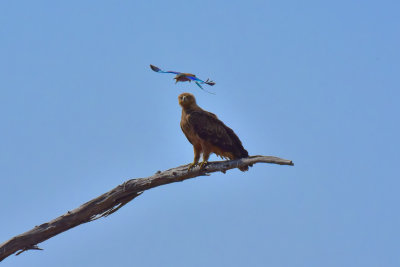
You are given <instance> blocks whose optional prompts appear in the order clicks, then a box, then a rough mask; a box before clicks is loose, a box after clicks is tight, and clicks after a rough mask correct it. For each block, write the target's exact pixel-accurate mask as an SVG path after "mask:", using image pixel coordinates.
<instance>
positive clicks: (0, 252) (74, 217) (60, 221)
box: [0, 156, 293, 261]
mask: <svg viewBox="0 0 400 267" xmlns="http://www.w3.org/2000/svg"><path fill="white" fill-rule="evenodd" d="M259 162H264V163H273V164H280V165H291V166H293V162H292V161H291V160H286V159H281V158H277V157H272V156H252V157H248V158H243V159H239V160H229V161H215V162H210V163H209V164H207V166H206V167H205V168H203V169H201V170H200V169H199V168H198V167H196V168H193V169H192V170H190V171H188V170H187V168H188V165H184V166H180V167H176V168H173V169H169V170H166V171H163V172H161V171H158V172H157V173H156V174H154V175H153V176H150V177H147V178H137V179H131V180H128V181H126V182H124V183H123V184H121V185H119V186H117V187H115V188H114V189H112V190H111V191H109V192H107V193H104V194H102V195H101V196H99V197H96V198H95V199H92V200H91V201H89V202H86V203H85V204H83V205H81V206H80V207H79V208H76V209H74V210H72V211H68V212H67V213H65V214H63V215H61V216H60V217H58V218H55V219H54V220H52V221H50V222H47V223H43V224H41V225H39V226H35V227H34V228H33V229H31V230H29V231H27V232H25V233H23V234H20V235H18V236H15V237H13V238H11V239H10V240H8V241H6V242H4V243H2V244H0V261H2V260H3V259H5V258H7V257H8V256H10V255H12V254H14V253H16V252H17V255H19V254H20V253H22V252H24V251H27V250H32V249H35V250H41V249H40V248H39V247H38V246H37V244H39V243H41V242H43V241H45V240H47V239H49V238H51V237H53V236H55V235H58V234H60V233H62V232H64V231H67V230H68V229H71V228H73V227H75V226H78V225H80V224H83V223H87V222H90V221H93V220H97V219H99V218H102V217H107V216H109V215H111V214H113V213H114V212H116V211H117V210H118V209H120V208H122V207H123V206H124V205H126V204H127V203H128V202H130V201H131V200H132V199H134V198H135V197H137V196H139V195H140V194H142V193H143V191H145V190H148V189H150V188H154V187H157V186H160V185H165V184H169V183H174V182H181V181H183V180H186V179H190V178H194V177H197V176H208V175H209V173H212V172H219V171H220V172H223V173H225V172H226V171H227V170H230V169H234V168H238V167H244V166H247V165H251V164H255V163H259ZM18 251H19V252H18Z"/></svg>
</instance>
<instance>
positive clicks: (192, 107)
mask: <svg viewBox="0 0 400 267" xmlns="http://www.w3.org/2000/svg"><path fill="white" fill-rule="evenodd" d="M178 101H179V105H181V107H182V117H181V128H182V131H183V133H184V134H185V136H186V138H187V139H188V140H189V142H190V143H191V144H192V145H193V151H194V160H193V163H192V164H190V165H189V170H190V169H191V168H193V167H194V166H196V165H197V163H198V162H199V159H200V154H203V161H202V162H201V163H200V168H203V167H204V166H205V165H206V164H207V161H208V158H209V156H210V154H211V153H215V154H216V155H217V156H220V157H221V158H229V159H240V158H246V157H248V156H249V153H248V152H247V150H246V149H244V148H243V145H242V142H241V141H240V140H239V138H238V137H237V135H236V134H235V133H234V132H233V130H232V129H231V128H229V127H228V126H226V125H225V124H224V123H223V122H222V121H220V120H219V119H218V118H217V116H216V115H215V114H213V113H211V112H208V111H205V110H203V109H202V108H200V107H199V106H198V105H197V104H196V99H195V98H194V96H193V95H192V94H189V93H183V94H181V95H179V96H178ZM250 166H251V165H250ZM248 169H249V168H248V167H247V166H245V167H241V168H240V170H241V171H247V170H248Z"/></svg>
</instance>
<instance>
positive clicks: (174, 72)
mask: <svg viewBox="0 0 400 267" xmlns="http://www.w3.org/2000/svg"><path fill="white" fill-rule="evenodd" d="M150 68H151V69H152V70H153V71H155V72H158V73H173V74H181V72H177V71H163V70H161V69H160V68H158V67H156V66H154V65H151V64H150Z"/></svg>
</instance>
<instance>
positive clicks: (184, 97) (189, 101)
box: [178, 93, 196, 108]
mask: <svg viewBox="0 0 400 267" xmlns="http://www.w3.org/2000/svg"><path fill="white" fill-rule="evenodd" d="M178 101H179V105H181V107H183V108H189V107H191V106H193V105H196V99H195V98H194V95H192V94H190V93H183V94H180V95H179V96H178Z"/></svg>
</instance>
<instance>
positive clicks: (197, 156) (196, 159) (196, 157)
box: [188, 146, 201, 171]
mask: <svg viewBox="0 0 400 267" xmlns="http://www.w3.org/2000/svg"><path fill="white" fill-rule="evenodd" d="M200 151H201V147H196V146H193V152H194V159H193V162H192V163H190V165H189V167H188V171H190V170H191V169H192V168H193V167H196V166H197V163H198V162H199V159H200Z"/></svg>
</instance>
